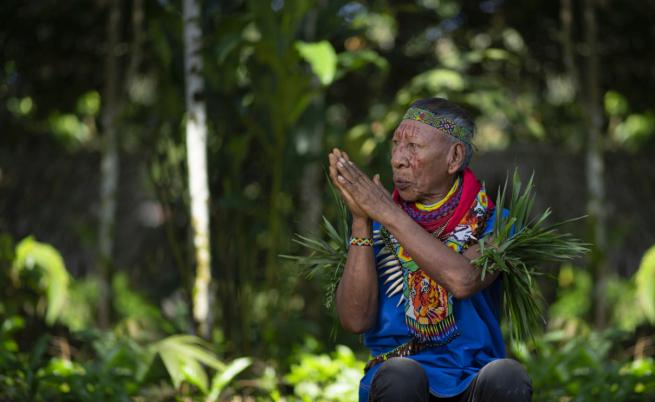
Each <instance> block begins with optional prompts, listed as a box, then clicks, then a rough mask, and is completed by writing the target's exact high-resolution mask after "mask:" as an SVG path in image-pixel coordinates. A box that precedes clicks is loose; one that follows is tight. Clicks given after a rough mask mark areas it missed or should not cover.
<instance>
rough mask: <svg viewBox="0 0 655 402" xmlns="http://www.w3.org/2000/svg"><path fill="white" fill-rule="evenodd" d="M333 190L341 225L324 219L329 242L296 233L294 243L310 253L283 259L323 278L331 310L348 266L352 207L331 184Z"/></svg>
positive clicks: (327, 304)
mask: <svg viewBox="0 0 655 402" xmlns="http://www.w3.org/2000/svg"><path fill="white" fill-rule="evenodd" d="M328 183H329V180H328ZM330 191H331V194H332V198H334V201H335V204H336V206H337V225H336V226H335V225H333V224H332V223H331V222H330V221H329V220H328V219H327V218H326V217H325V216H323V231H324V232H325V235H326V237H327V239H326V240H324V239H323V238H322V237H318V236H303V235H300V234H296V238H295V239H293V241H294V242H295V243H297V244H298V245H300V246H301V248H302V249H304V250H305V251H306V252H308V254H306V255H282V256H281V257H282V258H286V259H290V260H293V261H295V262H296V263H297V264H298V265H300V266H301V267H303V268H304V269H306V272H307V274H308V276H310V277H312V276H319V277H321V278H322V279H323V281H324V282H325V306H326V307H327V308H328V309H332V308H333V307H334V296H335V294H336V291H337V286H339V280H340V279H341V274H343V269H344V267H345V265H346V258H347V257H348V247H349V243H350V225H349V222H348V221H349V220H348V208H347V207H346V204H345V203H344V202H343V200H342V199H341V197H340V196H339V195H338V194H337V192H336V189H335V188H334V187H333V186H332V185H331V184H330Z"/></svg>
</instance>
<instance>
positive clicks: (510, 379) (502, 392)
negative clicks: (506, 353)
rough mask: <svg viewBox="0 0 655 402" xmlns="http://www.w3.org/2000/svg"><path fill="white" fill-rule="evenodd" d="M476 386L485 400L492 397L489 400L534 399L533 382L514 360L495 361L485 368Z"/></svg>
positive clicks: (513, 401)
mask: <svg viewBox="0 0 655 402" xmlns="http://www.w3.org/2000/svg"><path fill="white" fill-rule="evenodd" d="M476 385H477V388H479V389H480V391H482V394H483V395H484V396H485V399H486V397H487V396H490V397H492V398H491V399H489V400H503V401H508V402H515V401H516V402H519V401H521V402H523V401H530V400H531V398H532V382H531V381H530V377H529V376H528V372H527V371H526V370H525V368H523V366H522V365H521V364H520V363H519V362H517V361H516V360H512V359H499V360H494V361H493V362H491V363H489V364H487V365H486V366H484V367H483V368H482V370H480V373H479V374H478V378H477V384H476ZM496 398H502V399H496Z"/></svg>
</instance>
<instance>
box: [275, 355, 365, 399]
mask: <svg viewBox="0 0 655 402" xmlns="http://www.w3.org/2000/svg"><path fill="white" fill-rule="evenodd" d="M297 359H298V362H297V363H295V364H292V365H291V369H290V371H289V373H288V374H287V375H285V380H286V381H288V382H289V383H290V384H291V385H293V390H294V395H296V396H297V397H299V398H300V400H301V401H303V402H310V401H326V402H327V401H334V402H355V401H357V398H358V392H359V391H358V390H359V380H360V379H361V377H362V372H363V370H364V362H362V361H358V360H357V359H356V358H355V354H354V353H353V351H352V350H351V349H350V348H348V347H347V346H344V345H337V346H336V348H335V351H334V352H333V353H332V354H330V355H328V354H317V353H316V351H310V352H304V353H301V354H300V355H299V356H297Z"/></svg>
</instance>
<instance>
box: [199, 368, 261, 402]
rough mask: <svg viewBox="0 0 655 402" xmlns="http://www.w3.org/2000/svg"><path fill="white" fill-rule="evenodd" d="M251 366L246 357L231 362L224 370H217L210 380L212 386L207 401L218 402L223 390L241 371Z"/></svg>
mask: <svg viewBox="0 0 655 402" xmlns="http://www.w3.org/2000/svg"><path fill="white" fill-rule="evenodd" d="M251 364H252V359H250V358H248V357H241V358H238V359H235V360H233V361H231V362H230V363H229V364H228V365H227V366H226V367H225V370H219V371H218V372H217V373H216V375H214V378H213V379H212V386H211V391H210V392H209V395H208V396H207V401H215V400H218V397H219V396H220V394H221V392H222V391H223V389H224V388H225V387H226V386H227V385H228V384H229V383H230V382H231V381H232V380H233V379H234V378H235V377H236V376H237V375H239V373H241V372H242V371H243V370H245V369H247V368H248V367H250V365H251Z"/></svg>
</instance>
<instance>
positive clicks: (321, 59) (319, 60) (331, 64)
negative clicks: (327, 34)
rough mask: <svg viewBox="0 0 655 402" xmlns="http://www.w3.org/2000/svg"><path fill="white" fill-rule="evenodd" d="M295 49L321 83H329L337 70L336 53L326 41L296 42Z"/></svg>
mask: <svg viewBox="0 0 655 402" xmlns="http://www.w3.org/2000/svg"><path fill="white" fill-rule="evenodd" d="M296 49H297V50H298V52H299V53H300V56H301V57H302V58H303V59H305V60H306V61H307V62H308V63H309V65H310V66H311V67H312V71H313V72H314V74H316V76H318V78H319V80H321V84H323V85H330V84H331V83H332V81H333V80H334V76H335V74H336V72H337V54H336V52H335V51H334V48H333V47H332V45H331V44H330V42H328V41H320V42H315V43H308V42H301V41H298V42H296Z"/></svg>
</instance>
